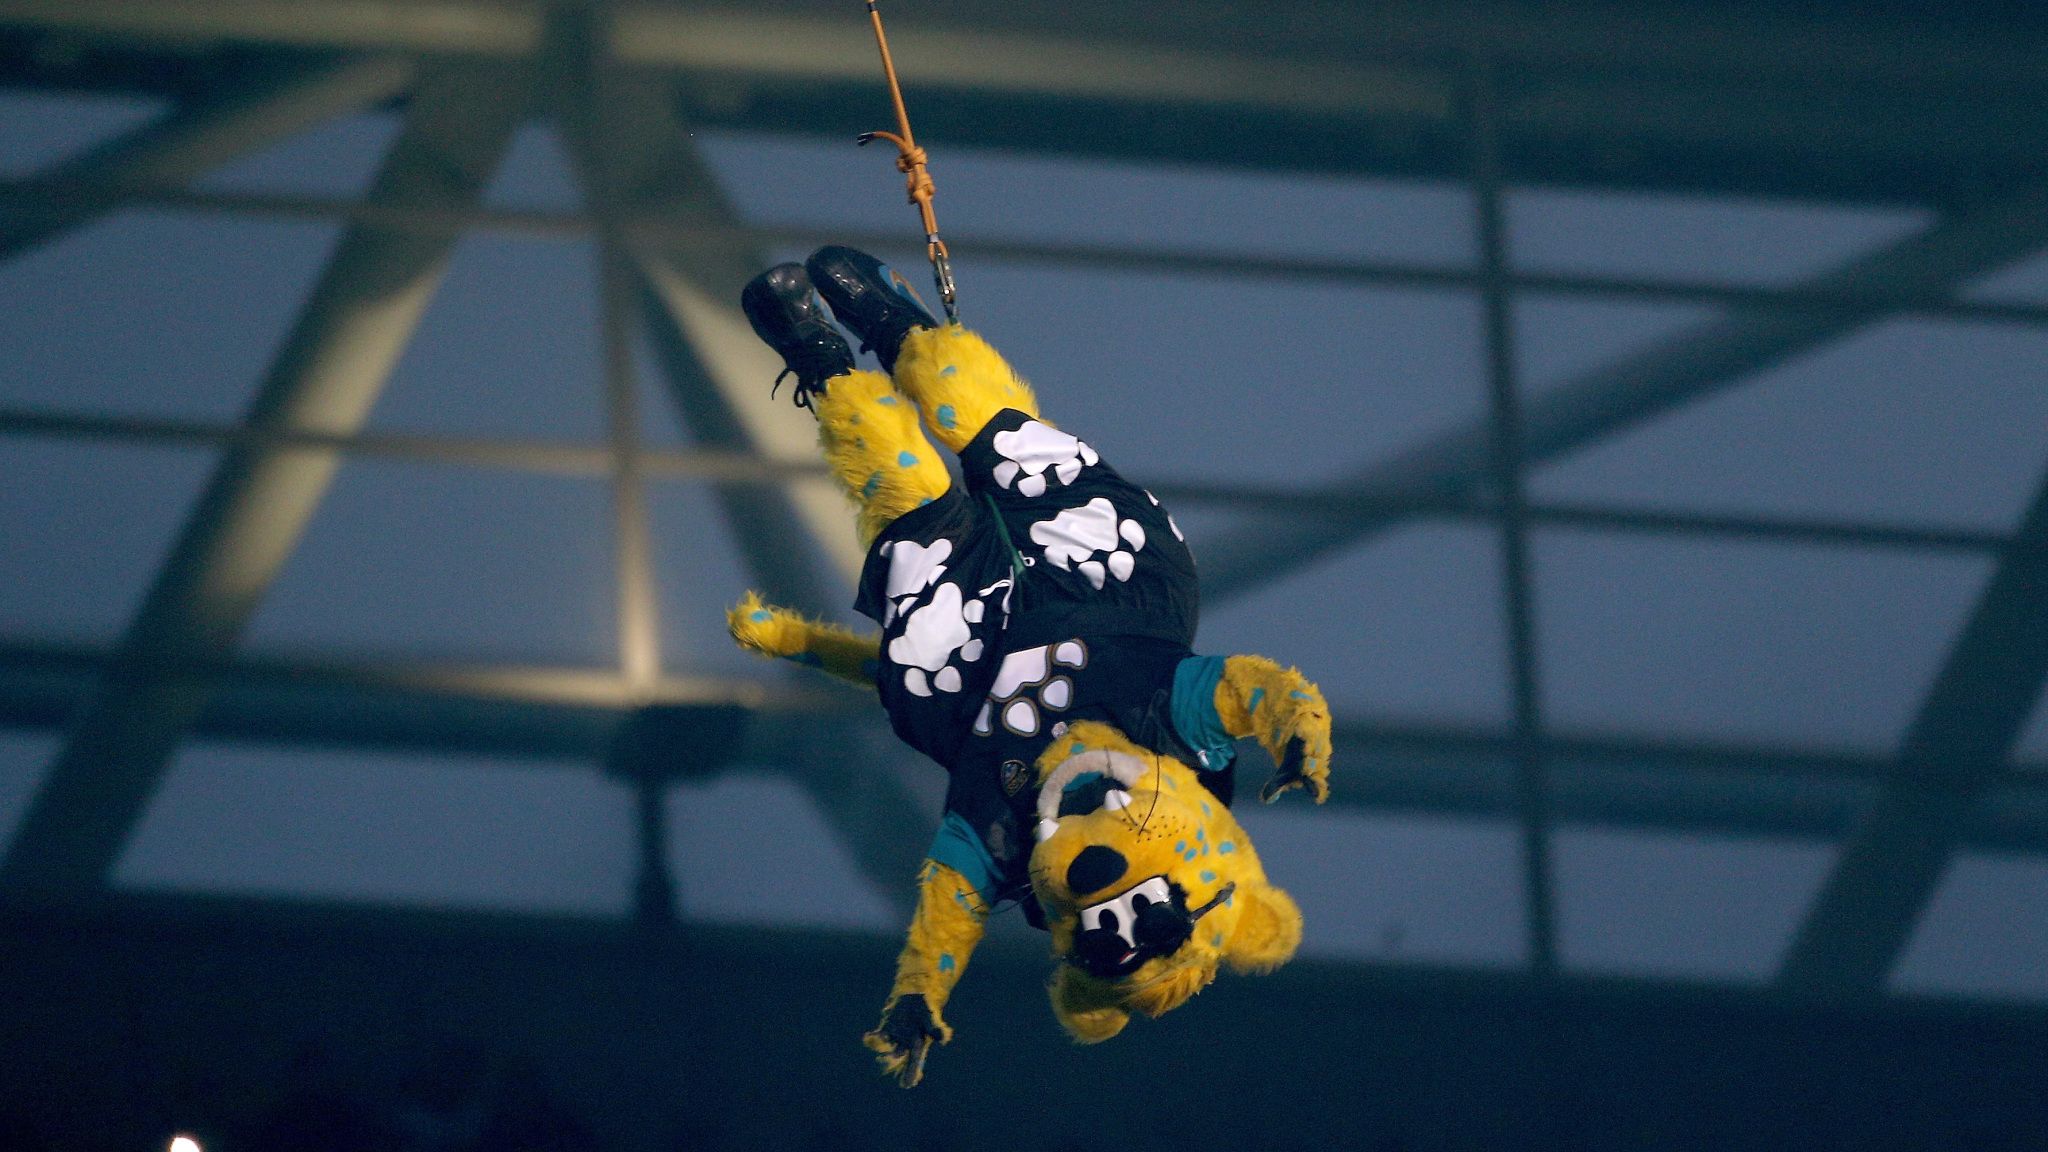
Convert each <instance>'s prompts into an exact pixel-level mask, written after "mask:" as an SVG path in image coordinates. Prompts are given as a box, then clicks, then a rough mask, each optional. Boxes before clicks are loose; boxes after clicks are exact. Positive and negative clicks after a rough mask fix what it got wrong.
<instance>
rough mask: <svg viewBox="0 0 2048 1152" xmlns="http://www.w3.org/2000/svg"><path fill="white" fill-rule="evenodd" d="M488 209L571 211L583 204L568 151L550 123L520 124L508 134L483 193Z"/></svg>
mask: <svg viewBox="0 0 2048 1152" xmlns="http://www.w3.org/2000/svg"><path fill="white" fill-rule="evenodd" d="M484 204H485V205H487V206H488V207H492V208H539V209H551V210H554V211H560V212H573V211H576V210H577V209H579V208H581V207H582V206H583V190H582V188H581V187H580V186H579V185H578V183H577V180H576V169H575V166H574V165H573V164H572V163H571V161H570V159H569V150H568V149H567V148H566V147H564V146H563V145H562V137H561V134H560V133H559V132H557V131H556V130H555V126H554V125H553V124H546V123H538V122H536V123H529V124H522V125H520V127H519V130H518V131H517V132H514V133H513V134H512V143H511V145H510V146H509V147H507V148H506V149H505V159H504V160H503V161H502V162H501V163H500V164H499V165H498V174H497V176H496V177H495V178H493V179H492V181H491V186H490V188H489V189H487V190H486V191H485V193H484Z"/></svg>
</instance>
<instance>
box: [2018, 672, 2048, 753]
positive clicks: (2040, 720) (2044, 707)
mask: <svg viewBox="0 0 2048 1152" xmlns="http://www.w3.org/2000/svg"><path fill="white" fill-rule="evenodd" d="M2013 758H2014V759H2017V760H2036V761H2040V760H2048V689H2043V691H2042V693H2041V699H2040V702H2039V703H2037V704H2035V705H2034V716H2033V719H2031V720H2029V721H2028V722H2027V726H2026V728H2025V730H2023V731H2022V732H2021V733H2020V739H2019V743H2018V744H2017V745H2016V746H2015V748H2014V753H2013Z"/></svg>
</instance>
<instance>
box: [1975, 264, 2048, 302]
mask: <svg viewBox="0 0 2048 1152" xmlns="http://www.w3.org/2000/svg"><path fill="white" fill-rule="evenodd" d="M1963 295H1964V296H1965V297H1966V298H1968V299H1971V300H1988V301H1996V302H2000V303H2006V304H2048V252H2041V253H2037V254H2036V255H2034V256H2030V257H2028V258H2027V259H2025V260H2021V261H2018V262H2016V263H2014V264H2012V265H2010V266H2008V267H2006V268H2003V269H2000V270H1999V271H1997V272H1993V273H1992V274H1991V275H1989V276H1986V277H1984V278H1983V279H1981V280H1979V281H1977V282H1976V283H1975V284H1972V285H1970V287H1969V290H1968V291H1966V292H1964V293H1963Z"/></svg>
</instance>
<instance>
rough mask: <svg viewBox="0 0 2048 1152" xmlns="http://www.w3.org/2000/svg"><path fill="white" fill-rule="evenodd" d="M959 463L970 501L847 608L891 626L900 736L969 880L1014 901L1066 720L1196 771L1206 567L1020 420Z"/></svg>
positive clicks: (995, 430)
mask: <svg viewBox="0 0 2048 1152" xmlns="http://www.w3.org/2000/svg"><path fill="white" fill-rule="evenodd" d="M942 411H943V410H942ZM960 463H961V471H962V473H963V475H964V476H965V478H966V486H965V490H964V491H963V490H962V488H961V486H959V485H955V486H953V487H952V488H950V489H948V490H947V492H946V494H945V495H943V496H941V497H939V498H938V499H937V500H934V501H933V502H931V503H930V504H927V505H925V506H923V507H921V508H918V509H915V510H913V511H911V512H908V513H906V514H904V515H903V516H900V517H898V518H897V519H896V521H895V522H894V523H892V524H890V525H889V526H888V528H886V529H885V530H884V531H883V532H882V534H881V535H880V536H879V537H877V538H876V540H875V542H874V544H873V545H872V546H871V547H870V548H869V551H868V555H867V562H866V565H865V567H864V568H863V570H862V572H861V585H860V594H859V598H858V600H857V601H856V602H855V605H854V606H855V608H856V609H857V610H859V611H860V612H861V613H862V614H863V615H865V616H867V617H869V618H870V619H873V620H874V621H876V622H877V623H879V624H880V625H881V626H882V655H881V662H880V666H879V669H878V671H877V674H876V687H877V689H878V690H879V692H880V695H881V700H882V706H883V707H884V708H885V709H886V710H887V711H888V714H889V720H890V723H891V724H892V725H893V726H894V728H895V730H896V734H897V735H898V736H899V737H900V738H902V740H903V741H904V742H905V743H907V744H909V745H910V746H911V747H913V748H916V749H917V750H918V751H920V752H923V753H924V754H925V755H927V756H930V757H931V758H932V759H934V760H936V761H938V762H939V763H940V764H942V765H944V766H945V768H946V769H947V771H948V773H949V774H950V778H951V779H950V784H949V786H948V789H947V796H946V810H947V824H948V828H949V829H952V830H954V831H955V832H956V833H957V832H959V831H969V832H971V833H972V835H973V837H974V839H975V840H976V841H978V842H979V843H978V845H975V846H974V847H977V848H979V849H981V850H985V852H986V858H985V860H983V861H982V862H981V863H982V866H981V867H977V868H965V869H963V871H965V872H966V873H967V874H968V875H970V876H974V875H975V874H976V873H977V872H979V873H984V874H985V875H982V876H980V877H977V879H979V880H982V881H984V882H985V886H986V888H989V889H993V891H991V893H990V894H991V896H1004V895H1016V894H1017V891H1018V889H1019V888H1020V887H1022V886H1023V880H1024V878H1023V876H1022V873H1023V869H1024V862H1025V861H1026V860H1027V859H1028V858H1029V856H1030V854H1031V844H1032V842H1031V837H1030V829H1031V827H1032V819H1033V818H1032V815H1031V813H1032V809H1033V806H1034V803H1035V801H1036V796H1035V795H1034V794H1033V793H1032V790H1031V789H1029V788H1027V787H1025V785H1026V784H1028V783H1029V782H1030V779H1031V776H1032V764H1033V763H1034V762H1035V761H1036V759H1037V757H1038V755H1039V753H1040V752H1042V751H1043V750H1044V749H1045V746H1046V745H1047V744H1048V743H1050V742H1051V741H1052V740H1053V739H1054V738H1055V737H1057V736H1058V735H1059V734H1060V733H1061V732H1063V731H1064V730H1065V729H1066V727H1067V725H1068V724H1071V723H1073V722H1074V721H1076V720H1081V719H1095V720H1104V721H1107V722H1109V723H1112V724H1115V725H1116V726H1118V727H1119V728H1121V729H1122V730H1123V731H1124V732H1125V733H1126V734H1128V735H1129V736H1130V737H1131V738H1132V739H1133V740H1134V741H1136V742H1138V743H1139V744H1140V745H1142V746H1145V747H1149V748H1153V749H1156V750H1158V751H1160V752H1162V753H1165V754H1168V755H1174V756H1176V758H1180V759H1183V760H1185V761H1186V762H1188V763H1189V764H1190V765H1191V766H1192V765H1195V764H1198V763H1201V761H1200V760H1198V759H1197V758H1196V756H1197V755H1198V754H1197V753H1194V752H1191V751H1189V750H1188V745H1187V744H1186V742H1184V741H1183V740H1181V739H1179V738H1178V736H1177V734H1176V731H1175V725H1174V724H1173V722H1172V715H1171V713H1172V700H1171V696H1172V694H1173V690H1174V681H1175V677H1176V671H1177V670H1178V669H1180V666H1181V664H1182V663H1183V661H1186V660H1188V658H1189V657H1190V655H1191V653H1190V646H1191V645H1192V643H1193V641H1194V636H1195V624H1196V604H1197V593H1196V587H1195V564H1194V557H1193V556H1192V555H1191V554H1190V553H1189V551H1188V548H1187V545H1186V543H1185V542H1184V541H1183V539H1182V537H1181V534H1180V529H1179V528H1178V527H1176V526H1175V525H1174V523H1173V519H1172V517H1170V516H1168V515H1167V513H1166V510H1165V509H1163V508H1161V507H1160V506H1159V502H1158V501H1157V500H1155V499H1153V498H1152V496H1151V495H1150V494H1149V493H1147V492H1145V491H1144V490H1142V489H1140V488H1137V487H1136V486H1134V485H1132V484H1130V483H1129V482H1128V481H1126V480H1124V478H1123V477H1121V476H1119V475H1118V474H1117V472H1116V470H1115V469H1113V468H1111V467H1110V466H1109V465H1108V464H1106V463H1104V462H1103V461H1102V460H1101V458H1100V457H1099V456H1098V455H1097V454H1096V452H1095V450H1094V449H1092V448H1090V447H1089V446H1088V445H1087V444H1085V443H1083V442H1082V441H1080V440H1078V439H1076V438H1075V437H1073V436H1071V435H1069V434H1067V433H1065V432H1062V431H1060V430H1058V429H1056V428H1054V427H1052V426H1051V425H1049V424H1046V423H1044V422H1042V421H1039V420H1036V419H1033V418H1031V417H1029V416H1027V415H1025V414H1024V413H1022V412H1018V411H1016V410H1015V409H1005V410H1004V411H1003V412H1002V413H1000V414H999V415H997V416H996V417H995V418H994V419H993V420H991V421H989V423H988V424H987V425H986V426H985V427H983V428H982V430H981V433H980V434H979V435H978V436H976V437H975V438H974V440H973V441H972V442H971V443H969V444H968V445H967V447H966V448H965V449H964V450H962V452H961V453H960ZM1210 683H1211V685H1212V686H1213V683H1214V681H1213V677H1212V678H1211V679H1210ZM1213 767H1215V768H1217V769H1221V768H1223V767H1224V765H1221V764H1218V765H1214V766H1213ZM1205 775H1206V774H1205ZM1224 786H1225V787H1227V785H1224ZM961 824H964V825H965V829H964V830H963V829H960V827H959V826H960V825H961ZM946 836H947V832H945V831H942V833H941V840H942V843H943V841H944V840H945V838H946ZM957 847H958V846H957V845H956V848H957ZM935 854H936V855H938V856H939V858H941V859H945V858H946V856H947V854H946V853H935ZM975 854H976V855H979V854H980V852H976V853H975ZM949 862H951V861H949Z"/></svg>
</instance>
